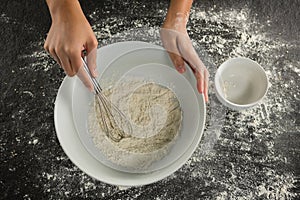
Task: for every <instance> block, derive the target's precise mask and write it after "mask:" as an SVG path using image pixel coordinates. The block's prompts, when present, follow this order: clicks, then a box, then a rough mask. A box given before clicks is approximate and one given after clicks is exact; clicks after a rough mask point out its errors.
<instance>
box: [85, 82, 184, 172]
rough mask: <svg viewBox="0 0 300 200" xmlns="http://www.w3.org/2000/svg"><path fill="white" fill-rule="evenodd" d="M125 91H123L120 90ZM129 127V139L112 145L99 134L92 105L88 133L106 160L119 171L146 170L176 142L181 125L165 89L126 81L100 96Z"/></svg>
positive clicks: (170, 94) (98, 117)
mask: <svg viewBox="0 0 300 200" xmlns="http://www.w3.org/2000/svg"><path fill="white" fill-rule="evenodd" d="M124 88H126V89H124ZM104 93H105V94H106V95H107V97H108V98H110V99H111V101H112V102H113V103H114V104H115V105H116V106H117V107H118V108H119V109H120V110H121V111H122V112H123V113H124V114H125V115H126V116H129V119H130V122H131V124H132V133H131V135H129V134H127V133H126V136H125V137H124V138H123V139H121V140H120V141H118V142H116V141H113V140H111V139H110V138H109V137H107V135H106V133H105V132H104V131H103V125H102V123H101V114H100V113H99V106H98V104H96V103H95V101H94V103H93V104H92V107H91V111H90V115H89V132H90V134H91V136H92V137H93V141H94V143H95V145H96V146H97V148H99V150H100V151H101V152H102V153H103V154H104V155H105V156H106V158H107V159H108V160H109V161H111V162H113V163H115V164H117V165H120V166H123V167H126V168H133V169H146V168H148V167H149V166H150V165H151V163H153V162H154V161H157V160H160V159H162V158H163V157H164V156H165V155H166V154H167V153H168V151H169V149H170V147H171V146H172V145H173V144H174V141H175V140H176V138H177V136H178V134H179V130H180V126H181V121H182V112H181V108H180V104H179V101H178V99H177V98H176V96H175V94H174V93H173V92H172V90H170V89H169V88H167V87H164V86H161V85H158V84H156V83H153V82H147V81H141V80H135V79H132V80H130V81H129V80H127V81H125V82H122V83H120V84H118V85H117V86H116V87H113V88H110V89H109V90H107V91H105V92H104Z"/></svg>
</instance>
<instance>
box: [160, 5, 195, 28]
mask: <svg viewBox="0 0 300 200" xmlns="http://www.w3.org/2000/svg"><path fill="white" fill-rule="evenodd" d="M192 3H193V0H171V2H170V6H169V9H168V13H167V16H166V19H165V22H164V26H165V27H166V26H173V25H175V24H179V23H180V24H182V25H184V26H185V25H186V23H187V21H188V18H189V13H190V9H191V7H192Z"/></svg>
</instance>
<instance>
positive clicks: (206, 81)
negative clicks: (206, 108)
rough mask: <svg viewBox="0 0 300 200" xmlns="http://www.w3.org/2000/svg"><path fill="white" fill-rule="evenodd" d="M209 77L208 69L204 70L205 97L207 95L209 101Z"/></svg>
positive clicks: (206, 100)
mask: <svg viewBox="0 0 300 200" xmlns="http://www.w3.org/2000/svg"><path fill="white" fill-rule="evenodd" d="M208 78H209V73H208V71H207V70H204V97H205V102H206V103H207V102H208Z"/></svg>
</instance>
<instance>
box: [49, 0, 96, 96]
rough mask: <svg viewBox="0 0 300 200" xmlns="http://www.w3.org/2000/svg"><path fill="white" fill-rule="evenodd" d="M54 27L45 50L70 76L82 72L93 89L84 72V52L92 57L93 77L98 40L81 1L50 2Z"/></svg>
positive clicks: (80, 74)
mask: <svg viewBox="0 0 300 200" xmlns="http://www.w3.org/2000/svg"><path fill="white" fill-rule="evenodd" d="M47 3H48V7H49V10H50V13H51V18H52V25H51V28H50V30H49V33H48V36H47V39H46V41H45V45H44V48H45V50H46V51H47V52H49V53H50V55H51V56H52V57H53V58H54V59H55V60H56V62H57V63H58V64H59V65H60V66H61V67H62V68H63V69H64V71H65V72H66V74H67V75H68V76H74V75H75V74H77V73H78V76H79V78H80V79H81V80H82V81H83V83H84V84H85V85H86V86H87V87H88V88H89V89H90V90H93V86H92V84H91V82H90V80H89V79H88V77H87V76H86V75H85V72H84V71H83V70H82V60H81V57H82V50H86V52H87V55H88V65H89V68H90V71H91V73H92V75H93V76H97V72H96V55H97V53H96V50H97V46H98V41H97V39H96V37H95V34H94V32H93V31H92V29H91V26H90V24H89V23H88V21H87V19H86V18H85V16H84V14H83V12H82V9H81V7H80V4H79V2H78V1H77V0H48V1H47Z"/></svg>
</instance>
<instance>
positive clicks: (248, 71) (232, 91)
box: [215, 57, 268, 110]
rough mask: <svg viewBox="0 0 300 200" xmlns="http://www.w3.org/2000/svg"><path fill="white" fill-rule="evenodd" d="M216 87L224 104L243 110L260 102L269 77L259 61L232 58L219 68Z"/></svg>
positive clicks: (264, 93)
mask: <svg viewBox="0 0 300 200" xmlns="http://www.w3.org/2000/svg"><path fill="white" fill-rule="evenodd" d="M215 88H216V95H217V97H218V99H219V101H220V102H221V103H222V104H223V105H225V106H227V107H229V108H231V109H234V110H243V109H247V108H250V107H253V106H254V105H256V104H258V103H259V102H260V101H261V99H262V98H263V97H264V96H265V95H266V93H267V90H268V78H267V75H266V73H265V71H264V69H263V68H262V67H261V66H260V65H259V64H258V63H257V62H255V61H253V60H251V59H249V58H244V57H237V58H231V59H229V60H227V61H225V62H224V63H222V64H221V65H220V67H219V68H218V70H217V72H216V75H215Z"/></svg>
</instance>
